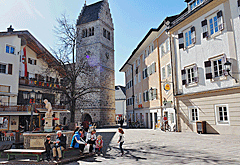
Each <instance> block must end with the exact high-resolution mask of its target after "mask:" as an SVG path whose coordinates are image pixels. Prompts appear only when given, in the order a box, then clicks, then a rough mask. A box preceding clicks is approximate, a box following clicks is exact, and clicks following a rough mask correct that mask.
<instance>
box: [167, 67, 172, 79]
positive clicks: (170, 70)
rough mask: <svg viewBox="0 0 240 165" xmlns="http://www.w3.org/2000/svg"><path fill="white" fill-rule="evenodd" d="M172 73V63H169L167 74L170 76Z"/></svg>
mask: <svg viewBox="0 0 240 165" xmlns="http://www.w3.org/2000/svg"><path fill="white" fill-rule="evenodd" d="M171 75H172V69H171V65H170V64H168V65H167V76H168V77H169V76H171Z"/></svg>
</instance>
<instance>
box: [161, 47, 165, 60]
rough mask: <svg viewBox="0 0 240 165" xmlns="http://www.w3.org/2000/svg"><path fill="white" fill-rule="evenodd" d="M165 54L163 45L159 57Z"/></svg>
mask: <svg viewBox="0 0 240 165" xmlns="http://www.w3.org/2000/svg"><path fill="white" fill-rule="evenodd" d="M164 54H165V48H164V44H162V45H161V57H162V56H164Z"/></svg>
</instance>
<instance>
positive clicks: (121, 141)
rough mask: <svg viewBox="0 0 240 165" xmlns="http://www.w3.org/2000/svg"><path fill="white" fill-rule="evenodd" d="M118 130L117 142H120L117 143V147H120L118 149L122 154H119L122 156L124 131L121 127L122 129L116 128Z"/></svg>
mask: <svg viewBox="0 0 240 165" xmlns="http://www.w3.org/2000/svg"><path fill="white" fill-rule="evenodd" d="M118 132H119V139H118V143H120V144H119V148H120V150H121V153H122V155H121V156H123V154H124V151H123V148H122V145H123V143H124V131H123V129H122V128H118Z"/></svg>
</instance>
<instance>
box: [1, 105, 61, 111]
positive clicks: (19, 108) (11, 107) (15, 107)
mask: <svg viewBox="0 0 240 165" xmlns="http://www.w3.org/2000/svg"><path fill="white" fill-rule="evenodd" d="M29 108H30V107H29V106H28V105H8V106H6V105H0V112H3V111H5V112H18V111H22V112H24V111H28V110H30V109H29ZM36 108H45V105H43V104H34V111H35V110H36ZM52 108H53V110H54V109H66V106H64V105H52Z"/></svg>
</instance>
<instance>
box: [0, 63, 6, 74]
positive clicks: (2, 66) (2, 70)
mask: <svg viewBox="0 0 240 165" xmlns="http://www.w3.org/2000/svg"><path fill="white" fill-rule="evenodd" d="M6 67H7V65H5V64H0V73H4V74H6Z"/></svg>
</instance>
